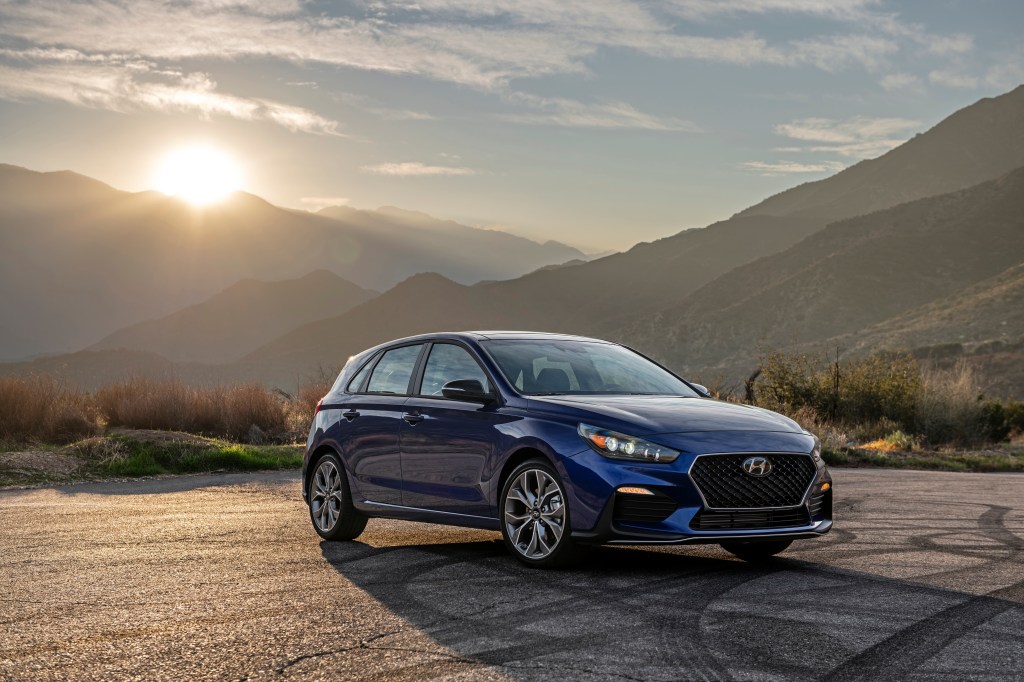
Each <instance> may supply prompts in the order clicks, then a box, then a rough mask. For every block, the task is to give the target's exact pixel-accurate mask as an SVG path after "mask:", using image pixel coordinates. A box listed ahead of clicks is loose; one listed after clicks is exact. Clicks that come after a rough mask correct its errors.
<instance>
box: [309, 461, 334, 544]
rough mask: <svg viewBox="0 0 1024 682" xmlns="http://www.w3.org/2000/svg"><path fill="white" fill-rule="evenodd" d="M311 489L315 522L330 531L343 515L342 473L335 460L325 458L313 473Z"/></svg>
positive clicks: (326, 531) (311, 504)
mask: <svg viewBox="0 0 1024 682" xmlns="http://www.w3.org/2000/svg"><path fill="white" fill-rule="evenodd" d="M312 487H313V489H312V490H311V491H310V509H311V510H312V512H313V522H314V523H316V527H317V528H319V529H320V530H321V531H323V532H324V533H329V532H331V530H332V529H333V528H334V526H335V524H337V523H338V517H339V516H341V494H342V488H341V474H340V473H339V472H338V467H337V466H335V464H334V462H332V461H331V460H329V459H325V460H324V461H322V462H321V463H320V466H319V467H317V470H316V473H315V474H314V475H313V486H312Z"/></svg>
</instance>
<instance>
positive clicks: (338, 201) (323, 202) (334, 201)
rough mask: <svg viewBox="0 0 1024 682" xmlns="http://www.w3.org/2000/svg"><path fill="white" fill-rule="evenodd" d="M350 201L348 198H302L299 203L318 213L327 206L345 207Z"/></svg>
mask: <svg viewBox="0 0 1024 682" xmlns="http://www.w3.org/2000/svg"><path fill="white" fill-rule="evenodd" d="M349 201H351V199H349V198H348V197H302V198H301V199H299V202H300V203H302V204H303V205H305V206H309V207H310V210H313V211H319V210H320V209H322V208H327V207H328V206H345V205H347V204H348V202H349Z"/></svg>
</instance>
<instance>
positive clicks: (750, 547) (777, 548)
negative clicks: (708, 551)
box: [722, 540, 793, 562]
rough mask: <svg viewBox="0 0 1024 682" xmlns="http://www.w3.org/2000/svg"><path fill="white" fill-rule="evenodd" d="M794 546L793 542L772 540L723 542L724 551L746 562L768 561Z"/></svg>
mask: <svg viewBox="0 0 1024 682" xmlns="http://www.w3.org/2000/svg"><path fill="white" fill-rule="evenodd" d="M791 544H793V541H792V540H770V541H768V542H723V543H722V549H724V550H725V551H726V552H729V553H730V554H734V555H736V556H738V557H739V558H740V559H743V560H744V561H750V562H758V561H767V560H768V559H771V558H772V557H773V556H775V555H776V554H778V553H779V552H781V551H783V550H785V549H786V548H787V547H789V546H790V545H791Z"/></svg>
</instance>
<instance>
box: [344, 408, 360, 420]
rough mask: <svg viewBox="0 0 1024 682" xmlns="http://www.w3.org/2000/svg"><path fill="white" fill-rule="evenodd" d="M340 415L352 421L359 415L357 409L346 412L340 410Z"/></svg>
mask: <svg viewBox="0 0 1024 682" xmlns="http://www.w3.org/2000/svg"><path fill="white" fill-rule="evenodd" d="M341 416H342V417H344V418H345V419H347V420H349V421H352V420H353V419H355V418H356V417H358V416H359V410H349V411H348V412H342V413H341Z"/></svg>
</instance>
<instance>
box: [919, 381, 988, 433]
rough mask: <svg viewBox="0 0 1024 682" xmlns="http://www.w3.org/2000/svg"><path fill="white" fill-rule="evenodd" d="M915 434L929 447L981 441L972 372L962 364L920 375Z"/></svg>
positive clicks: (979, 408)
mask: <svg viewBox="0 0 1024 682" xmlns="http://www.w3.org/2000/svg"><path fill="white" fill-rule="evenodd" d="M921 383H922V391H921V396H920V398H919V400H918V403H917V420H916V426H917V431H918V432H919V433H920V434H921V435H923V436H924V437H925V438H926V439H927V441H928V442H929V443H930V444H932V445H938V444H941V443H959V444H969V443H974V442H977V441H979V440H983V439H985V436H986V435H987V434H986V430H987V429H986V428H985V426H984V420H985V418H984V414H983V410H982V403H981V401H980V400H979V396H980V393H979V390H978V383H977V381H976V379H975V376H974V372H973V370H972V369H971V368H970V366H968V365H967V364H966V363H964V362H960V363H958V364H957V365H956V366H955V367H953V368H952V369H946V370H931V371H928V372H924V373H923V374H922V382H921Z"/></svg>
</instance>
